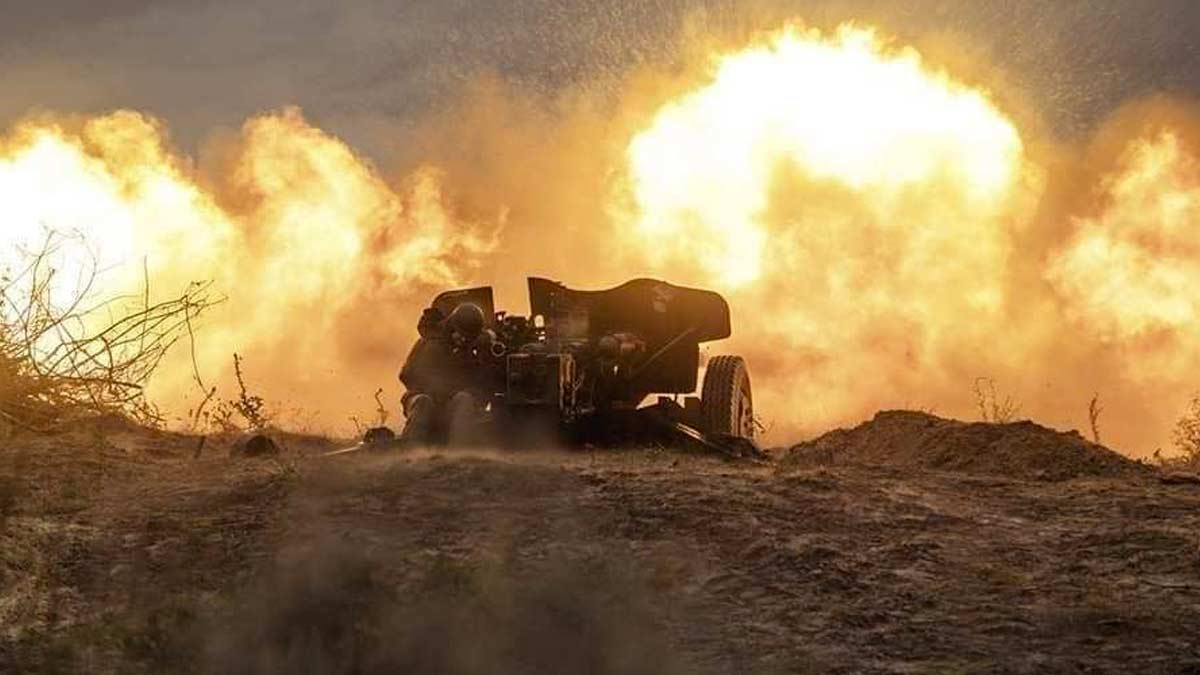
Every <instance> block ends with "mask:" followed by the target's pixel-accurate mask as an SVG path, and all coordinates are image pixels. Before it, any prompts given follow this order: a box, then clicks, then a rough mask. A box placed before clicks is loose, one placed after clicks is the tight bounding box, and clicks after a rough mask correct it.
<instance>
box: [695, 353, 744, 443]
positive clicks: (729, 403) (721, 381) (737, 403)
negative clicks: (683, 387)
mask: <svg viewBox="0 0 1200 675" xmlns="http://www.w3.org/2000/svg"><path fill="white" fill-rule="evenodd" d="M743 394H744V397H745V399H744V400H745V405H748V406H749V408H750V410H749V411H743V410H741V406H742V400H743V398H742V395H743ZM745 413H748V414H749V416H750V419H751V420H753V415H754V397H753V396H752V395H751V392H750V371H749V370H748V369H747V368H746V361H745V360H744V359H742V357H740V356H714V357H712V358H711V359H709V360H708V368H707V369H706V370H705V371H704V384H703V386H702V388H701V390H700V419H701V423H702V424H703V425H704V431H705V432H706V433H710V434H725V435H729V436H736V437H738V438H749V439H751V440H753V439H754V424H753V422H752V421H751V422H750V423H749V424H746V425H743V423H742V419H741V414H745Z"/></svg>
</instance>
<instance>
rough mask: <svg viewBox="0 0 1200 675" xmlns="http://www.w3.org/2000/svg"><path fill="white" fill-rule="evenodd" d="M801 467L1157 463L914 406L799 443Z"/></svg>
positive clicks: (1111, 471)
mask: <svg viewBox="0 0 1200 675" xmlns="http://www.w3.org/2000/svg"><path fill="white" fill-rule="evenodd" d="M785 461H787V462H788V463H791V464H800V465H834V464H868V465H882V466H896V467H920V468H926V469H941V470H948V471H962V472H966V473H985V474H996V475H1002V476H1009V477H1014V478H1036V479H1042V480H1066V479H1069V478H1076V477H1079V476H1133V475H1141V474H1145V473H1149V472H1150V471H1151V469H1150V468H1149V467H1147V466H1145V465H1143V464H1139V463H1138V462H1134V461H1132V460H1130V459H1128V458H1126V457H1123V456H1122V455H1119V454H1117V453H1116V452H1113V451H1112V450H1109V449H1108V448H1106V447H1104V446H1102V445H1098V444H1096V443H1092V442H1091V441H1088V440H1087V439H1085V438H1083V437H1082V436H1080V435H1079V433H1078V432H1069V433H1063V432H1059V431H1054V430H1053V429H1047V428H1046V427H1043V426H1039V425H1037V424H1034V423H1033V422H1016V423H1012V424H989V423H983V422H974V423H970V422H960V421H957V420H948V419H942V418H940V417H935V416H933V415H929V414H925V413H919V412H910V411H887V412H881V413H879V414H877V415H876V416H875V419H873V420H871V421H869V422H865V423H863V424H861V425H859V426H857V427H855V428H853V429H838V430H836V431H831V432H829V433H827V434H825V435H824V436H821V437H820V438H817V439H815V440H812V441H807V442H805V443H801V444H799V445H796V446H794V447H792V448H791V449H790V450H789V451H788V454H787V457H786V460H785Z"/></svg>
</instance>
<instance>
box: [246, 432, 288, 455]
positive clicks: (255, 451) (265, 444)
mask: <svg viewBox="0 0 1200 675" xmlns="http://www.w3.org/2000/svg"><path fill="white" fill-rule="evenodd" d="M236 454H238V455H240V456H242V457H278V456H279V446H278V445H277V444H276V443H275V441H273V440H271V439H270V438H269V437H267V436H264V435H262V434H258V435H255V436H251V437H250V438H249V439H247V440H246V442H245V443H243V444H242V445H241V446H240V447H238V448H237V453H236Z"/></svg>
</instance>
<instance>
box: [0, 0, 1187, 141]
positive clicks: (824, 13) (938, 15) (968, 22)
mask: <svg viewBox="0 0 1200 675" xmlns="http://www.w3.org/2000/svg"><path fill="white" fill-rule="evenodd" d="M5 4H6V5H8V6H7V7H5V9H4V11H3V20H2V21H0V92H2V93H3V95H2V96H0V124H7V123H8V122H10V121H11V120H13V119H14V118H16V117H19V116H21V115H23V114H25V113H27V112H28V111H29V110H30V109H34V108H49V109H54V110H62V111H72V112H74V111H82V112H96V111H103V110H108V109H112V108H116V107H134V108H138V109H143V110H147V111H150V112H152V113H154V114H157V115H159V116H161V117H164V118H165V119H166V120H167V121H168V122H169V124H170V126H171V128H172V129H173V131H174V133H175V135H176V137H177V138H178V139H179V140H180V141H182V142H183V143H184V144H185V146H186V145H188V144H191V143H194V142H196V141H197V140H198V139H199V138H201V137H202V136H203V135H204V134H206V133H208V132H209V131H211V130H212V129H213V128H214V127H218V126H222V125H224V126H229V125H236V124H238V123H239V122H240V121H241V120H243V119H244V118H245V117H246V116H248V115H250V114H252V113H254V112H257V111H260V110H264V109H271V108H276V107H279V106H281V105H288V104H297V105H300V106H301V107H303V108H304V110H305V111H306V112H307V113H308V115H309V116H310V117H311V118H312V119H314V120H315V121H316V122H317V123H318V124H319V125H321V126H324V127H326V128H329V129H331V130H332V131H334V132H335V133H338V134H339V135H342V136H344V137H347V138H348V139H349V140H351V142H353V143H355V144H356V145H359V146H360V147H364V149H366V150H367V151H368V152H372V151H377V150H380V148H374V147H372V145H373V144H374V141H375V139H377V138H378V137H379V132H380V130H383V129H396V128H397V127H400V128H402V127H403V126H404V125H405V124H406V123H407V122H409V121H411V120H413V119H415V118H416V117H418V116H420V115H422V114H426V113H428V112H430V111H431V110H432V111H436V109H437V105H438V101H439V100H442V99H443V98H444V97H445V96H446V95H450V94H453V93H454V92H456V91H459V90H460V89H461V86H462V83H463V82H464V81H466V80H468V79H469V78H471V77H473V76H474V75H477V74H478V73H480V72H483V71H491V72H494V73H498V74H500V75H501V76H502V77H503V78H505V79H506V80H508V81H511V82H513V83H514V84H516V85H518V86H521V87H525V88H528V89H529V90H531V91H534V92H538V93H543V94H552V93H554V92H555V91H558V90H559V89H560V88H562V87H564V86H570V85H584V86H591V87H603V86H604V83H605V82H606V81H611V78H610V77H608V76H611V75H612V74H614V73H620V72H622V71H623V70H624V69H625V68H627V67H628V66H629V64H631V63H635V62H638V61H640V60H645V59H653V60H658V59H667V58H669V56H670V53H671V52H672V47H673V43H672V38H673V37H674V36H676V35H677V34H678V32H679V26H680V25H681V21H682V20H683V17H684V16H690V17H692V20H693V23H696V22H697V21H696V17H697V16H700V17H701V18H700V19H699V21H698V24H699V25H701V26H705V25H707V26H709V27H711V29H713V30H719V29H721V28H722V27H723V25H724V24H727V23H731V22H744V21H745V16H746V15H750V14H754V15H756V16H759V17H761V16H762V15H764V14H766V15H770V16H772V17H774V16H779V17H783V16H794V17H797V18H801V19H805V20H807V21H809V22H812V23H816V24H818V25H825V24H830V23H836V22H838V21H841V20H845V19H854V18H857V19H860V20H863V21H868V22H872V23H877V24H879V25H881V26H882V27H883V28H884V29H885V30H886V31H888V32H891V33H894V34H897V35H899V36H900V37H902V38H906V37H911V38H918V37H920V36H922V35H931V34H933V35H937V34H948V35H952V36H954V37H955V38H956V39H961V38H965V39H967V40H969V41H970V42H971V43H972V44H974V45H976V47H977V48H979V49H981V50H982V53H983V54H985V55H986V56H987V58H988V59H989V60H991V61H992V62H994V63H995V64H997V65H998V66H1000V67H1001V68H1002V69H1003V70H1004V71H1005V72H1006V73H1008V75H1009V77H1010V78H1011V79H1012V80H1013V81H1015V82H1016V83H1017V84H1018V85H1019V86H1020V87H1021V88H1022V89H1023V90H1025V91H1027V92H1028V94H1029V96H1030V97H1031V99H1032V100H1033V101H1034V102H1035V104H1036V105H1037V107H1038V109H1039V110H1040V111H1041V112H1042V114H1043V115H1045V117H1046V119H1047V120H1049V121H1050V123H1051V124H1052V125H1053V126H1054V127H1055V128H1056V129H1057V130H1059V131H1060V132H1061V133H1064V134H1073V133H1078V132H1080V131H1083V130H1086V129H1087V128H1088V127H1089V126H1090V125H1091V124H1093V123H1094V121H1095V120H1096V119H1097V118H1098V117H1100V116H1102V115H1103V114H1104V113H1105V112H1107V111H1108V110H1110V109H1111V108H1112V107H1114V106H1115V105H1117V104H1119V103H1120V102H1121V101H1124V100H1127V99H1129V98H1131V97H1134V96H1137V95H1140V94H1143V93H1146V92H1149V91H1172V92H1181V91H1182V92H1189V93H1191V94H1194V95H1200V39H1197V38H1196V35H1197V34H1200V2H1196V1H1195V0H1054V1H1049V0H1007V1H1006V2H996V1H994V0H924V1H922V0H916V1H914V0H905V1H904V2H900V1H899V0H892V1H890V2H885V1H882V0H758V1H755V2H732V1H731V0H391V1H387V0H357V1H353V2H333V1H330V0H238V1H237V2H219V1H216V0H159V1H157V2H156V1H151V0H104V1H103V2H97V1H96V0H41V1H39V2H32V1H29V2H27V1H25V0H7V1H6V3H5ZM747 5H752V6H754V8H755V10H754V11H749V10H747V9H746V7H747ZM699 13H702V14H699Z"/></svg>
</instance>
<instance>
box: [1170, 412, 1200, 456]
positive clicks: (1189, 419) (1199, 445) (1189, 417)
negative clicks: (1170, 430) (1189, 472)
mask: <svg viewBox="0 0 1200 675" xmlns="http://www.w3.org/2000/svg"><path fill="white" fill-rule="evenodd" d="M1174 440H1175V449H1176V450H1178V451H1179V456H1178V457H1176V458H1174V459H1172V460H1167V463H1173V464H1177V465H1184V466H1186V467H1189V468H1200V394H1198V395H1196V396H1193V397H1192V400H1191V401H1189V402H1188V408H1187V412H1185V413H1184V414H1183V416H1182V417H1180V418H1179V421H1178V422H1176V423H1175V432H1174Z"/></svg>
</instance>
